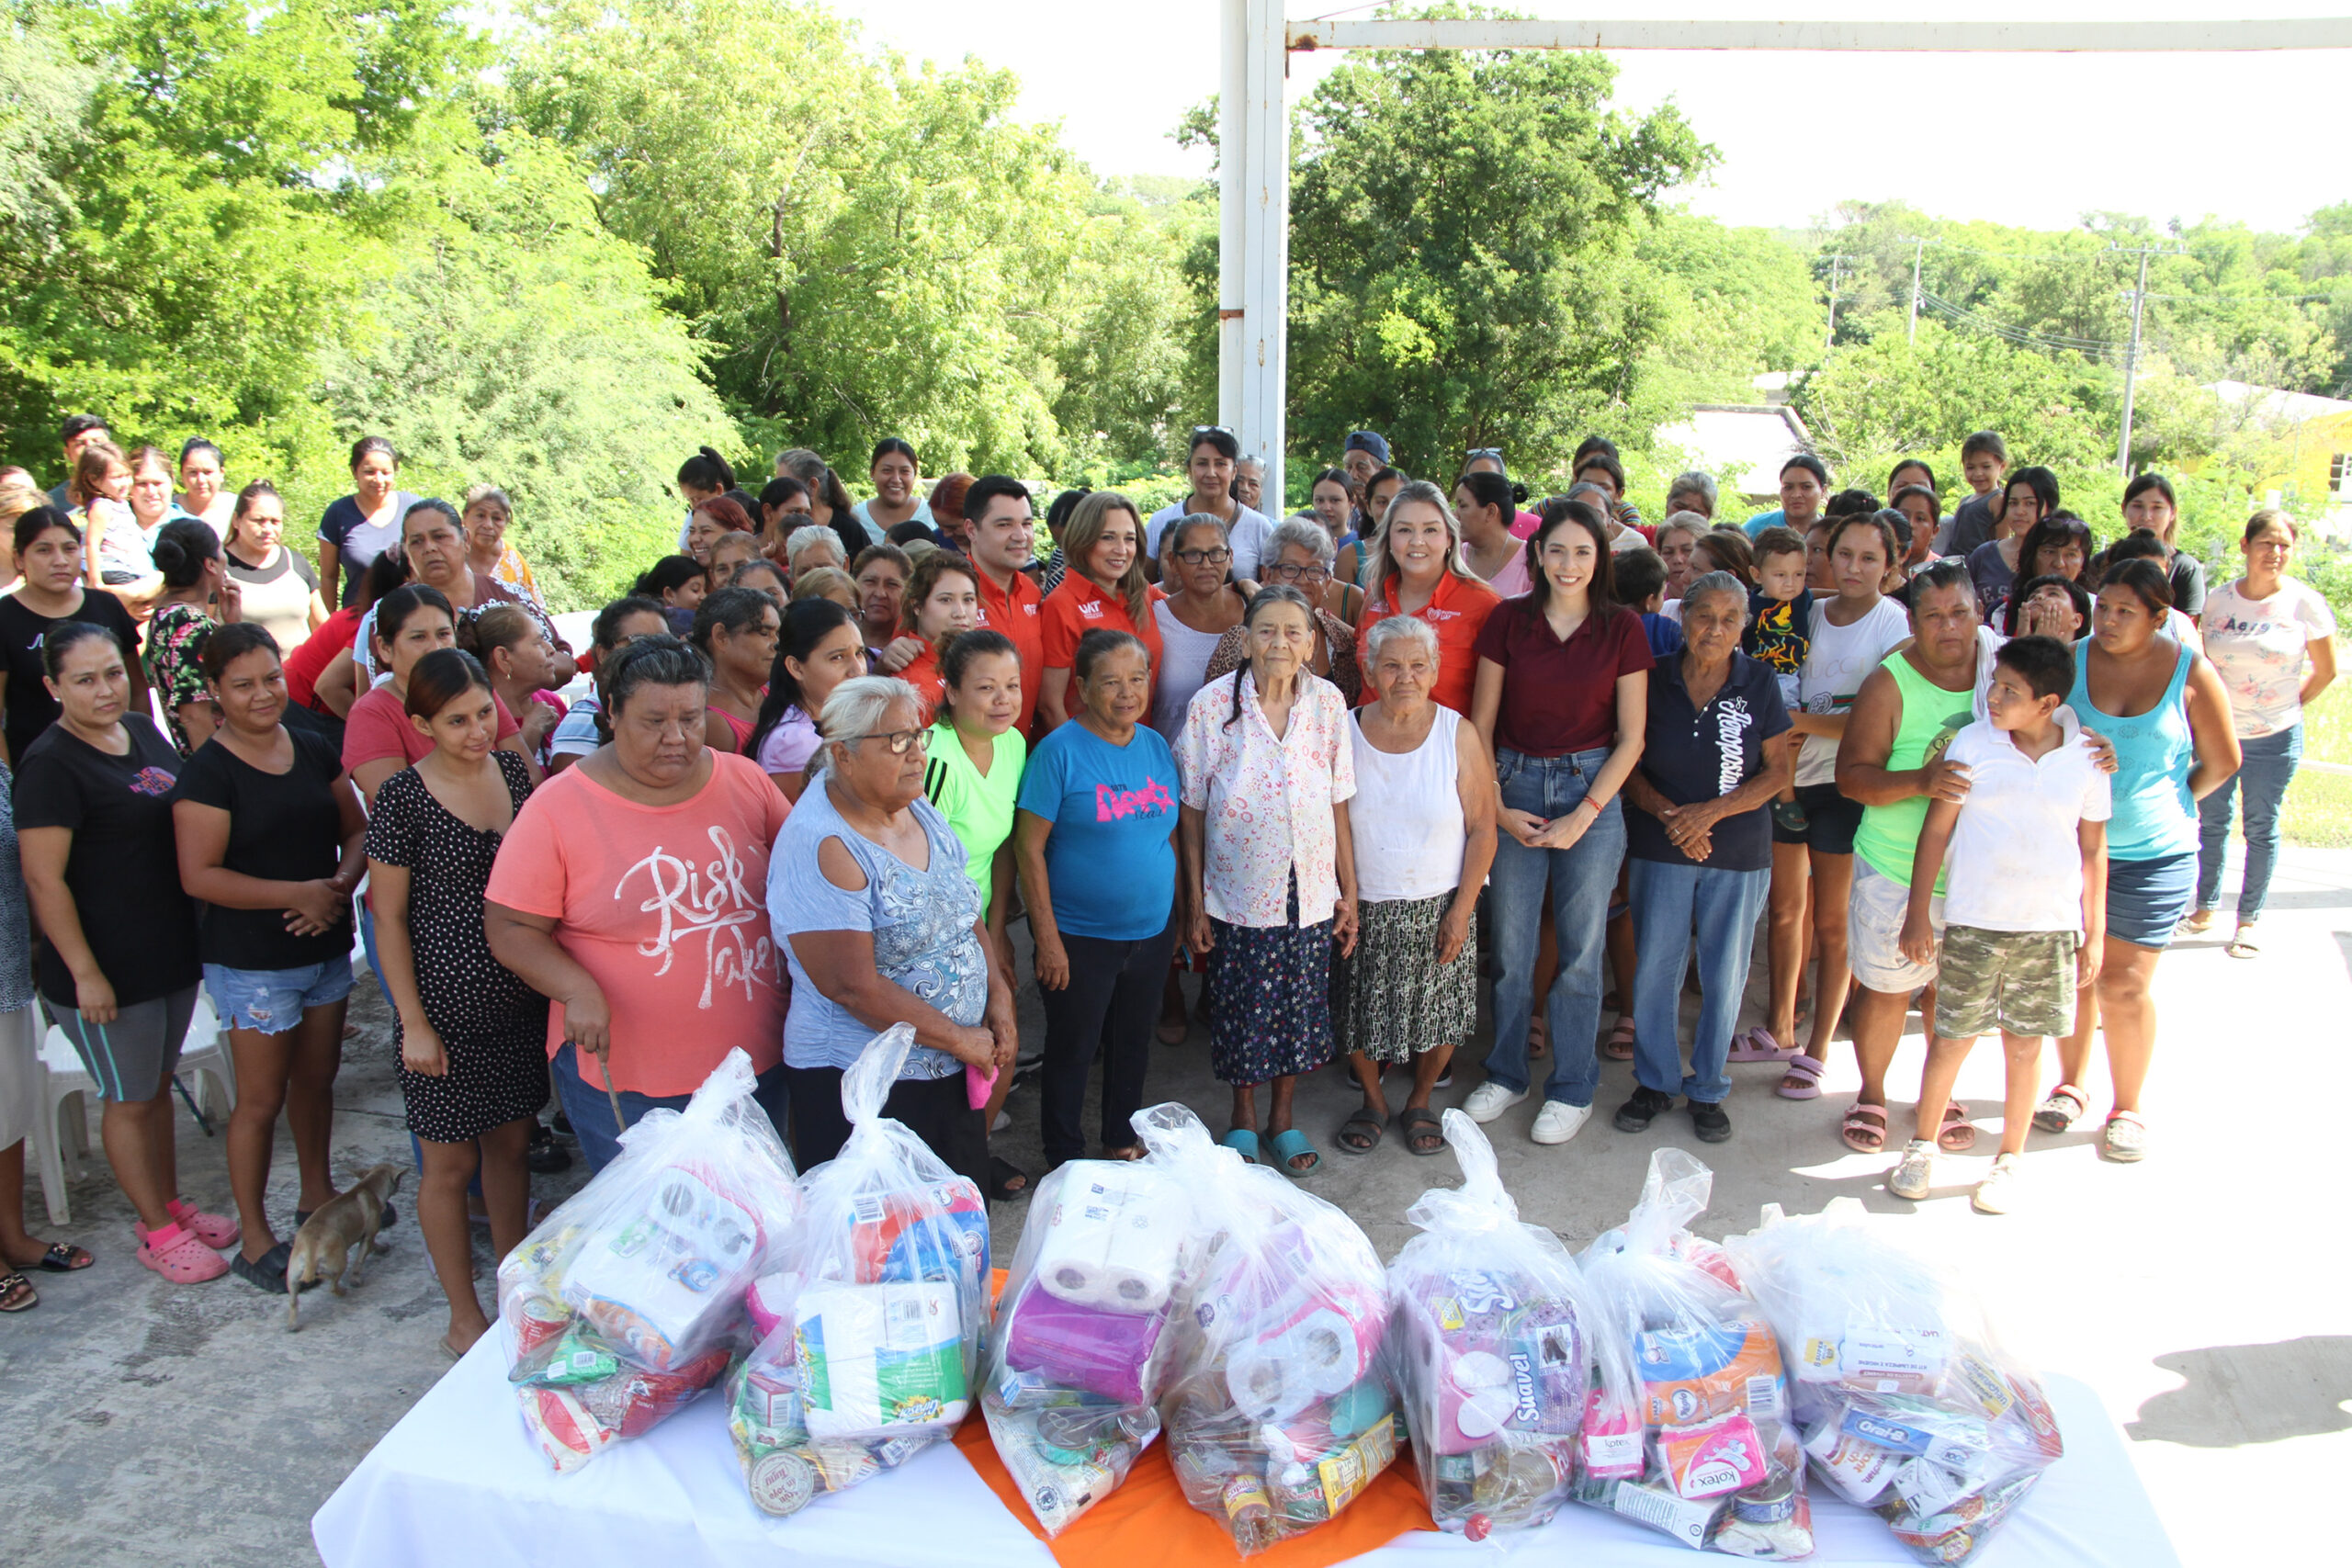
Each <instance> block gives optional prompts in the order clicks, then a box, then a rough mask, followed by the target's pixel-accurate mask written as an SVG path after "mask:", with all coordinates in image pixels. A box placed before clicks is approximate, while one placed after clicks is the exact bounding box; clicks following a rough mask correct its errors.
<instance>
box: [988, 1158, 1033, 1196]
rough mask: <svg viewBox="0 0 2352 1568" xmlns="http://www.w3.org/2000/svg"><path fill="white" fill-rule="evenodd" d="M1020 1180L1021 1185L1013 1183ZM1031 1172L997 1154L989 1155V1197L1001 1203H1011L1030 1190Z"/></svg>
mask: <svg viewBox="0 0 2352 1568" xmlns="http://www.w3.org/2000/svg"><path fill="white" fill-rule="evenodd" d="M1015 1182H1018V1183H1019V1184H1020V1185H1019V1186H1015V1185H1013V1184H1014V1183H1015ZM1029 1186H1030V1182H1029V1173H1028V1172H1027V1171H1025V1170H1023V1169H1022V1168H1020V1167H1019V1166H1017V1165H1015V1164H1013V1163H1012V1161H1011V1160H1009V1159H1005V1158H1003V1157H1001V1156H997V1155H990V1156H989V1198H990V1199H991V1200H993V1201H996V1202H999V1203H1009V1202H1011V1201H1012V1200H1013V1199H1015V1198H1018V1197H1020V1196H1021V1195H1022V1194H1023V1192H1026V1191H1028V1190H1029Z"/></svg>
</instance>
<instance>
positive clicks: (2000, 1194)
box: [1968, 1155, 2025, 1214]
mask: <svg viewBox="0 0 2352 1568" xmlns="http://www.w3.org/2000/svg"><path fill="white" fill-rule="evenodd" d="M2024 1180H2025V1162H2024V1161H2023V1160H2022V1159H2020V1158H2019V1157H2018V1156H2016V1155H2001V1156H1996V1158H1995V1159H1994V1161H1993V1168H1992V1169H1991V1170H1989V1171H1987V1172H1986V1173H1985V1179H1984V1180H1982V1181H1980V1182H1978V1183H1977V1184H1976V1191H1975V1193H1974V1194H1973V1196H1972V1197H1970V1199H1969V1200H1968V1201H1969V1202H1970V1203H1971V1204H1972V1205H1973V1206H1974V1208H1975V1210H1976V1212H1977V1213H1980V1214H2006V1213H2008V1212H2009V1205H2010V1204H2012V1203H2014V1202H2015V1201H2017V1196H2018V1187H2019V1185H2021V1184H2022V1183H2023V1182H2024Z"/></svg>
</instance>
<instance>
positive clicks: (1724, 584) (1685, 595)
mask: <svg viewBox="0 0 2352 1568" xmlns="http://www.w3.org/2000/svg"><path fill="white" fill-rule="evenodd" d="M1710 593H1728V594H1730V595H1731V596H1732V597H1733V598H1735V599H1736V600H1738V601H1739V608H1740V614H1741V615H1746V614H1747V584H1746V583H1744V582H1742V581H1740V580H1739V579H1738V578H1736V577H1734V576H1733V575H1732V574H1731V573H1730V572H1727V571H1710V572H1706V573H1704V574H1703V575H1701V576H1698V577H1694V578H1692V579H1691V586H1689V587H1688V588H1685V589H1684V590H1683V591H1682V613H1683V615H1686V616H1687V615H1690V614H1691V605H1692V604H1695V603H1696V602H1697V601H1699V600H1701V599H1704V598H1705V597H1706V596H1707V595H1708V594H1710ZM826 711H827V712H831V709H830V708H828V709H827V710H826Z"/></svg>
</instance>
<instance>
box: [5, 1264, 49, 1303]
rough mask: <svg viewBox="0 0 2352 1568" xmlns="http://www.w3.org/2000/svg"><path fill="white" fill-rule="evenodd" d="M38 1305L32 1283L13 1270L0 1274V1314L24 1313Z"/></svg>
mask: <svg viewBox="0 0 2352 1568" xmlns="http://www.w3.org/2000/svg"><path fill="white" fill-rule="evenodd" d="M39 1305H40V1292H38V1291H35V1290H34V1289H33V1282H32V1281H31V1280H28V1279H26V1278H25V1277H24V1276H23V1275H22V1274H19V1273H17V1271H16V1270H15V1269H9V1270H8V1271H7V1272H6V1274H0V1312H26V1311H29V1310H30V1309H31V1308H33V1307H37V1306H39Z"/></svg>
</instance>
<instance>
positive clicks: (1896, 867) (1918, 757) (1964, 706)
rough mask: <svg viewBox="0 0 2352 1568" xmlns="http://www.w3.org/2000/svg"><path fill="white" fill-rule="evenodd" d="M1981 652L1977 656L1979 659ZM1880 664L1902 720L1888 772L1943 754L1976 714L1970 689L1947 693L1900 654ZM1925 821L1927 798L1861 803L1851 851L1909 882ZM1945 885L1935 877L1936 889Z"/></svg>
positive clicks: (1879, 870) (1901, 770)
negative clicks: (1899, 699) (1898, 697)
mask: <svg viewBox="0 0 2352 1568" xmlns="http://www.w3.org/2000/svg"><path fill="white" fill-rule="evenodd" d="M1983 657H1984V655H1983V653H1982V651H1981V650H1980V651H1979V652H1978V655H1977V658H1978V660H1979V661H1980V662H1981V661H1982V660H1983ZM1885 668H1886V669H1887V670H1889V671H1892V672H1893V673H1894V685H1895V689H1896V690H1897V691H1899V692H1901V693H1902V694H1903V722H1902V724H1901V725H1900V726H1899V727H1898V728H1896V729H1895V732H1894V750H1892V751H1889V752H1888V753H1887V757H1886V766H1887V770H1888V771H1889V772H1890V773H1904V772H1907V771H1908V770H1910V769H1913V768H1922V767H1925V766H1927V764H1928V761H1930V760H1932V759H1934V758H1936V757H1939V756H1941V755H1943V752H1944V749H1945V748H1946V747H1948V746H1950V745H1951V739H1952V737H1953V736H1955V735H1958V734H1959V733H1960V732H1961V731H1962V729H1964V728H1967V727H1968V724H1969V721H1970V720H1972V719H1973V718H1974V717H1975V716H1976V714H1975V711H1974V708H1973V701H1974V695H1975V694H1974V693H1973V692H1947V691H1945V690H1944V689H1943V688H1942V687H1941V686H1939V685H1937V684H1936V683H1935V682H1933V681H1930V680H1928V678H1927V677H1926V676H1925V675H1922V674H1920V673H1919V671H1917V670H1915V669H1913V668H1912V667H1911V660H1909V659H1908V658H1906V657H1905V656H1904V655H1903V654H1900V653H1890V654H1888V655H1887V656H1886V661H1885ZM1927 825H1928V797H1927V796H1926V795H1913V796H1911V797H1910V798H1909V799H1907V800H1898V801H1896V802H1895V803H1894V805H1892V806H1865V807H1862V825H1861V826H1860V828H1858V829H1855V830H1854V852H1855V853H1856V854H1858V855H1860V856H1861V857H1862V859H1864V860H1866V861H1868V862H1869V863H1870V864H1871V869H1872V870H1873V871H1876V872H1877V873H1878V874H1880V875H1882V876H1885V877H1889V878H1892V879H1893V880H1894V881H1896V882H1899V883H1901V884H1903V886H1905V887H1908V886H1911V857H1912V855H1913V853H1914V852H1917V849H1918V848H1919V829H1922V828H1924V827H1926V826H1927ZM1943 890H1944V885H1943V878H1942V877H1941V876H1938V877H1937V878H1936V891H1937V892H1939V893H1940V892H1942V891H1943Z"/></svg>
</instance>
